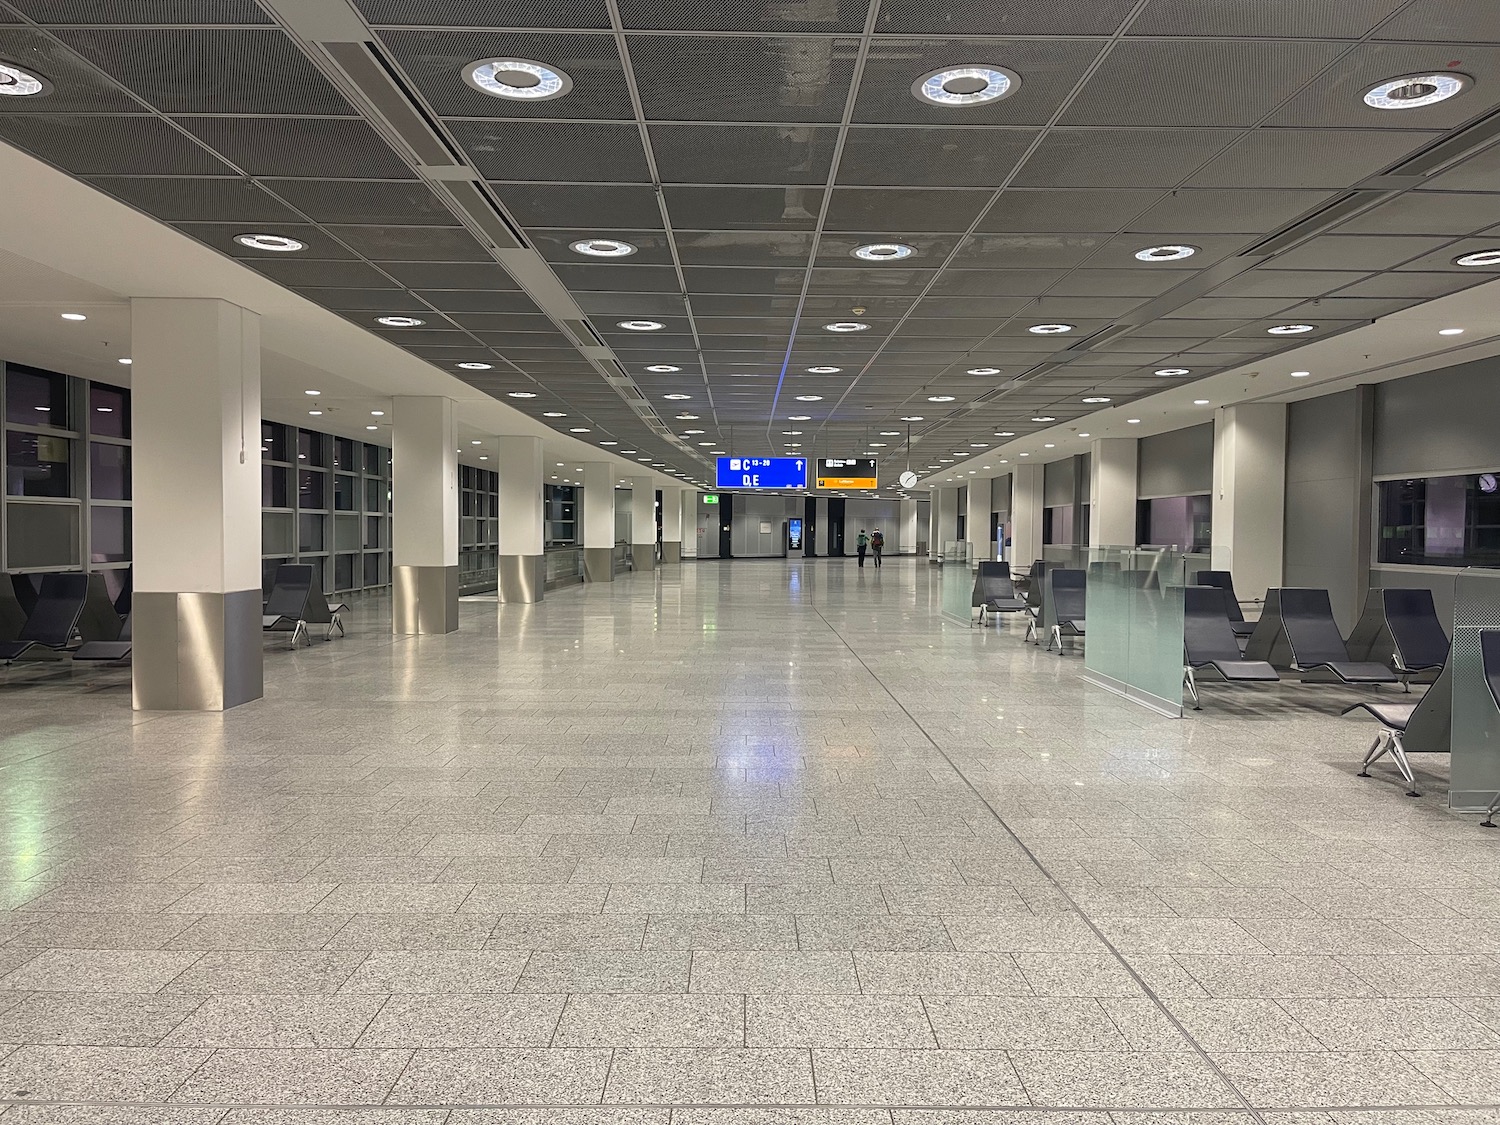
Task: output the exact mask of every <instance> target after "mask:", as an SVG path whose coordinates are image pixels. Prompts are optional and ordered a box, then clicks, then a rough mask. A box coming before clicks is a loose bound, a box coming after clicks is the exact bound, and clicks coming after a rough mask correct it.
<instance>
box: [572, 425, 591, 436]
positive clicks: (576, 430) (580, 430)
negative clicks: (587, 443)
mask: <svg viewBox="0 0 1500 1125" xmlns="http://www.w3.org/2000/svg"><path fill="white" fill-rule="evenodd" d="M589 432H590V431H589V428H588V427H587V426H569V427H568V433H570V434H586V433H589Z"/></svg>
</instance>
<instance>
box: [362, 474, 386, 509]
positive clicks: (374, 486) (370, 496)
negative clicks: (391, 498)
mask: <svg viewBox="0 0 1500 1125" xmlns="http://www.w3.org/2000/svg"><path fill="white" fill-rule="evenodd" d="M365 511H367V512H383V511H385V482H384V481H378V480H367V481H365Z"/></svg>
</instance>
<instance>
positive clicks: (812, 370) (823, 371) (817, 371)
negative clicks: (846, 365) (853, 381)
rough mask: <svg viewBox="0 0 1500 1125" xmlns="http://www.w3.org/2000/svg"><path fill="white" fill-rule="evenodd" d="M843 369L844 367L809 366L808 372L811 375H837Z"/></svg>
mask: <svg viewBox="0 0 1500 1125" xmlns="http://www.w3.org/2000/svg"><path fill="white" fill-rule="evenodd" d="M842 370H843V368H842V367H809V368H808V369H807V373H808V374H809V375H837V374H838V373H839V372H840V371H842Z"/></svg>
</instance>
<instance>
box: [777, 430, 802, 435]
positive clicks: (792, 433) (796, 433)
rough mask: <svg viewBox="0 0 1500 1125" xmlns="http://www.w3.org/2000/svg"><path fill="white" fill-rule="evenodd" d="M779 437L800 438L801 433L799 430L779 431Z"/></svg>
mask: <svg viewBox="0 0 1500 1125" xmlns="http://www.w3.org/2000/svg"><path fill="white" fill-rule="evenodd" d="M781 436H782V437H801V436H802V431H801V430H782V431H781Z"/></svg>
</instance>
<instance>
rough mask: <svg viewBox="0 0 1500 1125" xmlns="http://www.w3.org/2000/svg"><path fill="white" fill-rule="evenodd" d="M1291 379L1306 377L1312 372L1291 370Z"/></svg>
mask: <svg viewBox="0 0 1500 1125" xmlns="http://www.w3.org/2000/svg"><path fill="white" fill-rule="evenodd" d="M1290 374H1291V377H1292V378H1293V379H1306V378H1307V377H1308V376H1309V375H1311V374H1312V372H1311V371H1293V372H1291V373H1290Z"/></svg>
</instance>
